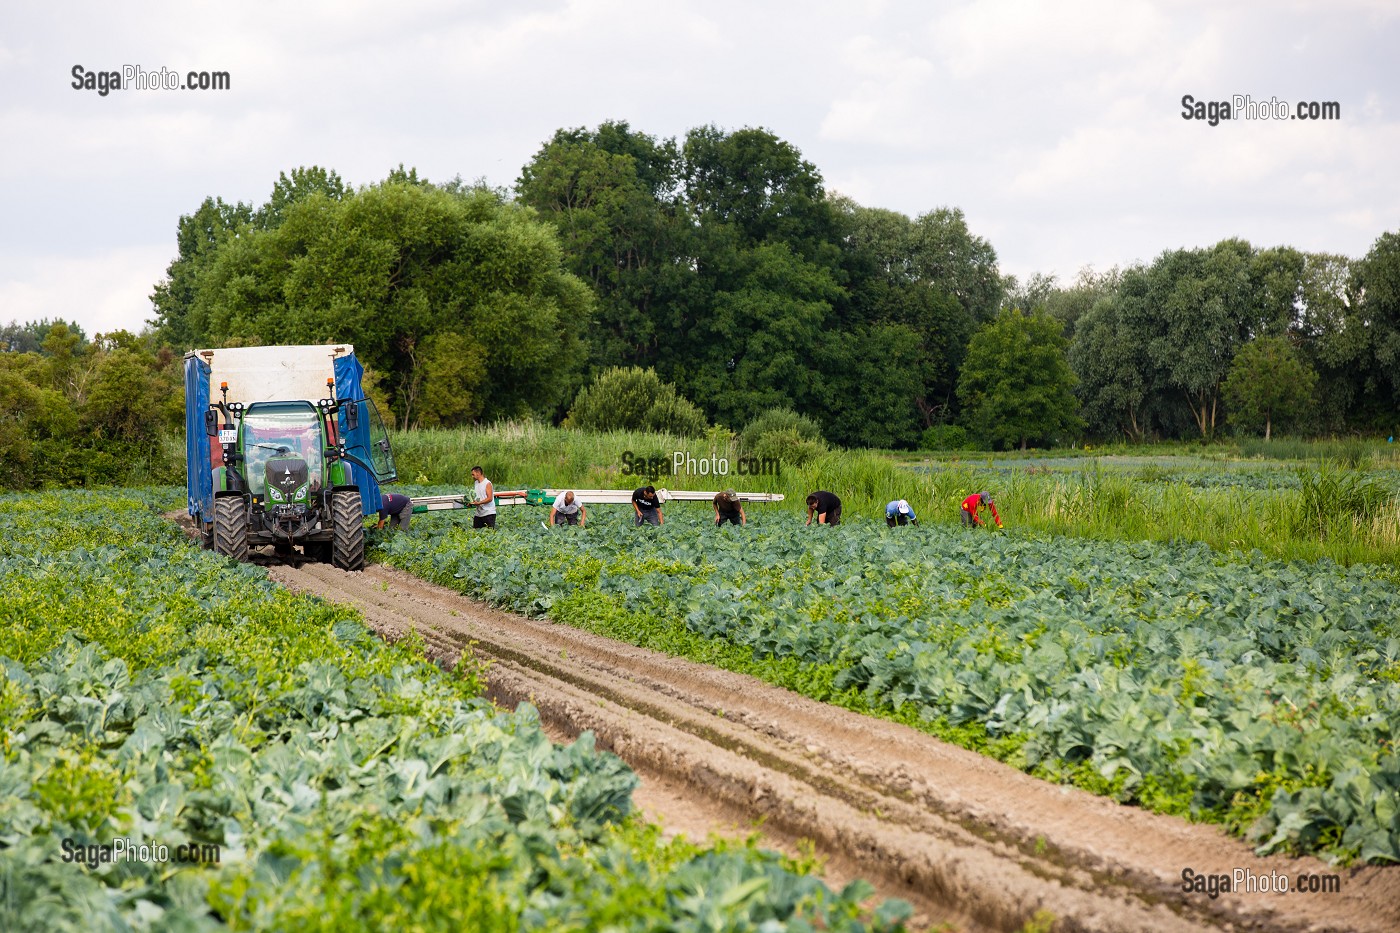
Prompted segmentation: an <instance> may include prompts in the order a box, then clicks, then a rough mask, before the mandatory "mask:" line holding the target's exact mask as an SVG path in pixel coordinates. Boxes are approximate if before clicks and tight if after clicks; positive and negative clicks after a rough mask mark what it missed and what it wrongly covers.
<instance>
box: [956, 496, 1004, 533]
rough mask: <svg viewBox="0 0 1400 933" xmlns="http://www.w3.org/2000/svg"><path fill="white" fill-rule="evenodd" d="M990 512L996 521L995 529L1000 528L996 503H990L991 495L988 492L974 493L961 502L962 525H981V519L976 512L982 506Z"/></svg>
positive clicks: (999, 517)
mask: <svg viewBox="0 0 1400 933" xmlns="http://www.w3.org/2000/svg"><path fill="white" fill-rule="evenodd" d="M984 505H985V506H986V507H987V508H989V509H991V510H992V518H994V519H996V523H997V527H998V528H1000V527H1001V516H1000V515H998V514H997V507H996V503H995V502H993V501H992V494H991V493H989V492H974V493H973V494H972V495H970V496H968V497H967V498H966V499H964V500H963V502H962V523H963V524H964V525H981V524H982V519H980V518H978V517H977V512H978V510H979V509H981V508H982V506H984Z"/></svg>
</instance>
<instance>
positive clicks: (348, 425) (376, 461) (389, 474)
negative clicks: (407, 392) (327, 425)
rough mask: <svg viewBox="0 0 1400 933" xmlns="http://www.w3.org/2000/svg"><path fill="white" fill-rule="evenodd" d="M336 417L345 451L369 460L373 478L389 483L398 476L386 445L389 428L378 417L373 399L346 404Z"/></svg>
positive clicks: (387, 444)
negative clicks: (337, 417) (385, 427)
mask: <svg viewBox="0 0 1400 933" xmlns="http://www.w3.org/2000/svg"><path fill="white" fill-rule="evenodd" d="M352 408H353V411H352ZM339 420H340V423H339V427H340V431H341V437H343V438H345V449H346V451H347V452H348V453H351V454H354V455H355V456H356V457H358V458H359V459H361V460H363V461H364V462H365V463H367V464H369V466H370V467H371V468H372V469H373V470H374V478H375V480H377V481H378V482H381V483H392V482H393V481H394V480H396V479H398V478H399V471H398V468H397V467H396V466H395V465H394V451H393V448H391V447H390V446H389V432H388V431H386V430H385V429H384V419H383V418H381V417H379V409H378V408H377V407H375V404H374V402H373V401H372V400H370V399H367V398H362V399H360V400H359V401H356V402H351V403H349V404H347V405H346V406H345V407H344V408H342V409H341V412H340V419H339ZM352 422H353V424H352Z"/></svg>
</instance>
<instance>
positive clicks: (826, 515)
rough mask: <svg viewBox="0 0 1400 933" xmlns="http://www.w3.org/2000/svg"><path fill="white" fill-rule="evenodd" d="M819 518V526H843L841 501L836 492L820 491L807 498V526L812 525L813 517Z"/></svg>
mask: <svg viewBox="0 0 1400 933" xmlns="http://www.w3.org/2000/svg"><path fill="white" fill-rule="evenodd" d="M813 515H815V516H816V517H817V524H818V525H839V524H841V499H840V497H839V496H837V495H836V493H834V492H827V491H826V490H825V489H818V490H817V491H816V492H814V493H812V494H811V495H810V496H808V497H807V524H809V525H810V524H812V516H813Z"/></svg>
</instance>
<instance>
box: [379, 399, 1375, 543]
mask: <svg viewBox="0 0 1400 933" xmlns="http://www.w3.org/2000/svg"><path fill="white" fill-rule="evenodd" d="M394 449H395V452H396V454H397V456H398V460H399V468H400V469H399V472H400V475H401V477H402V478H403V479H404V480H405V481H408V482H420V483H431V484H447V485H463V486H465V485H466V484H468V483H470V482H471V479H470V469H471V467H472V466H473V465H477V464H479V465H481V466H483V467H484V468H485V469H486V473H487V475H488V476H490V477H491V478H492V480H493V481H494V482H495V483H496V486H497V488H499V489H512V488H528V487H560V486H566V485H573V486H578V487H581V488H595V487H596V488H604V489H630V488H633V487H635V486H640V485H643V484H645V483H647V482H649V481H650V482H654V484H655V485H656V486H658V487H666V488H670V489H723V488H726V487H730V486H732V487H734V488H736V489H740V490H744V491H750V492H777V493H782V494H783V495H784V496H785V497H786V501H785V502H784V503H783V504H781V505H774V506H761V507H759V508H760V509H762V510H763V511H762V513H761V514H763V515H764V516H765V520H767V517H768V516H770V515H772V516H775V517H776V516H777V515H779V514H784V513H787V514H791V513H794V512H795V513H797V514H798V515H801V514H802V513H803V512H804V508H805V507H804V504H803V499H804V498H805V497H806V495H807V493H809V492H812V491H813V490H816V489H829V490H831V491H832V492H834V493H836V494H837V495H839V496H840V497H841V499H842V503H843V506H844V511H845V514H846V515H847V516H855V515H866V516H869V517H871V518H876V519H878V518H882V517H883V516H884V506H885V503H887V502H888V501H890V500H891V499H908V500H909V501H910V503H911V504H913V506H914V509H915V511H916V512H917V513H918V516H919V518H920V520H921V521H923V522H956V521H958V504H959V502H960V501H961V500H962V499H963V498H964V497H965V496H967V495H969V494H970V493H973V492H979V491H981V490H984V489H985V490H987V491H989V492H991V493H992V494H993V496H994V498H995V500H996V504H997V508H998V510H999V511H1000V512H1001V514H1002V516H1003V518H1004V519H1005V520H1006V524H1007V528H1008V529H1009V530H1024V529H1029V530H1034V531H1039V532H1046V533H1052V534H1067V535H1075V536H1082V537H1091V538H1110V539H1122V540H1141V539H1150V540H1173V539H1178V540H1190V541H1203V542H1205V543H1207V544H1210V545H1211V546H1213V547H1215V548H1217V549H1221V550H1245V551H1248V550H1253V549H1256V548H1257V549H1258V550H1260V551H1262V552H1264V553H1265V554H1268V555H1269V556H1272V557H1281V558H1285V559H1312V558H1318V557H1329V558H1332V559H1334V560H1336V561H1337V562H1339V563H1342V564H1352V563H1383V564H1391V565H1396V566H1400V504H1398V503H1397V501H1396V494H1395V489H1394V488H1393V487H1392V486H1389V485H1386V484H1384V483H1381V482H1379V481H1378V480H1376V479H1374V478H1372V477H1370V476H1368V475H1367V474H1366V473H1365V472H1359V471H1356V470H1350V469H1346V468H1344V467H1340V466H1335V465H1323V466H1321V467H1319V468H1304V469H1301V470H1300V471H1299V477H1300V487H1299V488H1296V489H1293V488H1275V489H1262V490H1251V489H1233V488H1230V489H1209V488H1207V489H1202V488H1198V487H1196V486H1193V485H1190V484H1188V483H1186V482H1183V481H1179V480H1178V479H1176V477H1177V476H1178V475H1179V473H1178V471H1176V470H1171V469H1162V468H1160V467H1158V468H1155V469H1151V470H1147V471H1146V475H1142V474H1139V475H1134V474H1132V473H1128V472H1125V471H1122V470H1114V469H1109V468H1105V467H1104V466H1102V465H1101V464H1100V463H1099V462H1098V461H1096V460H1093V459H1089V460H1085V461H1084V463H1083V465H1082V466H1079V467H1077V468H1074V469H1056V470H1046V469H1042V468H1037V467H1034V466H1032V467H1027V468H1024V469H1010V470H1008V469H1007V468H1006V464H1005V463H1004V462H1003V463H1001V465H1000V467H997V466H996V465H995V464H996V461H994V460H993V459H992V458H990V457H988V456H986V455H982V456H980V457H978V458H976V459H973V458H966V459H958V460H954V461H946V462H941V463H939V464H938V468H936V469H917V468H915V469H911V468H909V467H908V466H907V465H903V464H901V463H900V462H899V461H898V460H897V459H896V458H893V457H890V456H888V455H886V454H883V453H878V452H871V451H839V450H838V451H831V452H828V453H825V454H822V455H820V456H818V457H816V458H814V459H812V460H810V461H809V462H807V463H805V464H803V465H801V466H790V465H783V466H782V467H781V468H780V470H779V471H778V472H777V473H776V474H775V475H760V476H740V475H737V473H736V472H735V470H736V469H737V462H738V459H739V457H740V456H741V454H740V451H739V450H738V448H737V446H736V444H735V443H734V440H733V438H732V436H730V435H729V434H727V433H725V432H723V431H717V432H715V433H712V434H711V435H710V436H708V437H706V438H699V439H683V438H677V437H667V436H665V435H657V434H642V433H635V432H632V433H629V432H617V433H609V434H592V433H587V432H581V431H569V430H564V429H561V428H551V427H547V426H542V425H537V424H502V425H497V426H493V427H488V428H479V429H472V430H445V431H415V432H408V433H403V434H399V435H396V436H395V438H394ZM674 451H682V452H683V453H685V454H687V455H689V456H693V457H695V458H696V460H697V461H699V460H700V459H702V458H711V457H720V458H726V459H727V460H728V462H729V464H730V467H731V472H730V473H729V474H728V475H727V476H719V477H715V476H702V475H694V474H685V473H682V474H680V475H669V476H667V475H662V476H659V477H656V478H655V479H652V480H649V479H648V478H646V477H641V476H634V475H628V474H625V473H624V472H623V454H624V452H630V453H631V454H632V455H633V456H634V457H647V458H652V457H661V458H664V459H667V460H669V458H670V456H671V454H672V453H673V452H674ZM964 456H966V455H964ZM1198 469H1199V468H1198ZM770 509H771V510H772V511H769V510H770Z"/></svg>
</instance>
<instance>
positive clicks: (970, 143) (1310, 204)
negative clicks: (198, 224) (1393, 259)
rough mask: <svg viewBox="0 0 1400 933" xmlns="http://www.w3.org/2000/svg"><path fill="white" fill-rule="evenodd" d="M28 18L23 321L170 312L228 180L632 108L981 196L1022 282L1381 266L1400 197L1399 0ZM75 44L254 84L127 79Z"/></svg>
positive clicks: (899, 196)
mask: <svg viewBox="0 0 1400 933" xmlns="http://www.w3.org/2000/svg"><path fill="white" fill-rule="evenodd" d="M0 36H3V37H4V38H3V40H0V78H3V80H0V121H3V122H4V125H5V127H6V130H7V140H10V141H11V145H8V146H6V147H4V149H2V150H0V181H3V184H0V212H2V213H0V216H4V217H5V220H6V223H5V225H4V226H3V227H0V299H3V301H4V304H3V306H0V317H4V318H5V319H8V318H10V317H19V318H33V317H44V316H49V317H53V316H65V317H75V316H76V317H78V319H79V321H80V323H82V324H83V326H84V327H85V328H86V329H88V330H89V331H92V332H95V331H100V330H104V329H110V328H111V327H112V326H126V327H130V328H134V327H139V326H140V324H141V322H142V321H143V320H144V319H145V318H146V317H149V316H150V313H151V312H150V308H149V305H148V303H147V301H146V296H147V295H148V294H149V293H150V290H151V288H152V286H153V285H154V283H155V282H156V281H157V280H158V279H159V278H160V276H161V275H162V273H163V271H164V268H165V265H166V264H167V263H168V262H169V260H170V258H171V254H173V253H174V250H175V244H174V234H175V229H176V222H177V220H178V217H179V215H180V214H182V213H188V212H189V211H191V210H193V209H194V208H196V207H197V206H198V204H199V203H200V201H202V200H203V199H204V197H206V196H211V195H218V196H222V197H223V198H224V199H225V200H230V201H232V200H254V201H261V200H262V199H264V198H265V197H266V196H267V193H268V192H269V191H270V190H271V187H272V184H273V182H274V180H275V179H276V177H277V173H278V172H279V171H283V170H288V169H291V168H293V167H295V166H298V165H305V164H320V165H323V166H326V167H329V168H333V169H335V170H337V171H338V172H340V174H341V175H342V176H343V177H344V178H345V179H346V180H347V181H350V182H352V183H356V184H364V183H368V182H372V181H374V180H376V179H378V178H382V177H383V175H384V173H385V172H386V171H387V170H388V169H390V168H391V167H392V166H394V165H397V164H398V163H400V162H403V163H404V164H405V165H409V166H416V167H418V169H419V170H420V171H421V172H423V173H424V174H426V175H427V176H428V177H430V178H433V179H445V178H450V177H452V176H453V175H458V174H460V175H461V176H463V177H464V178H467V179H474V178H477V177H481V176H485V177H486V179H487V180H488V181H489V182H491V183H493V184H503V185H508V184H510V183H512V182H513V180H514V179H515V178H516V177H517V175H518V174H519V171H520V168H521V166H522V165H523V164H524V162H525V161H526V160H527V159H529V158H530V157H531V155H533V153H534V152H535V151H536V150H537V149H538V147H539V146H540V144H541V143H543V142H544V141H545V140H546V139H548V138H549V137H550V136H551V135H552V134H553V132H554V131H555V130H556V129H558V128H560V127H572V126H591V125H596V124H597V123H598V122H599V121H601V120H604V119H620V120H626V121H628V122H630V123H631V125H632V127H633V128H634V129H637V130H640V131H642V132H646V133H650V134H653V135H656V136H661V137H666V136H675V135H680V134H683V133H684V132H685V131H686V130H687V129H689V128H691V127H694V126H699V125H702V124H708V123H715V124H718V125H720V126H721V127H731V128H732V127H738V126H744V125H755V126H766V127H769V128H771V129H773V130H774V131H775V132H777V133H778V134H779V135H781V136H782V137H784V138H785V139H787V140H788V141H790V142H792V143H793V144H795V145H796V146H797V147H798V148H800V149H801V150H802V151H803V154H804V155H805V156H806V158H808V159H809V160H811V161H812V162H814V163H815V164H816V165H817V167H818V168H819V169H820V170H821V171H822V173H823V174H824V176H825V178H826V180H827V185H828V188H829V189H831V190H836V191H841V192H844V193H846V194H848V195H850V196H851V197H854V198H855V199H856V200H858V201H860V202H861V203H865V204H870V205H872V206H878V207H888V208H893V209H897V210H901V211H903V212H905V213H907V214H910V215H914V214H918V213H921V212H923V211H926V210H929V209H932V208H934V207H938V206H943V205H949V206H958V207H961V208H963V210H964V211H965V213H966V215H967V218H968V222H969V225H970V226H971V228H972V229H973V231H974V232H977V233H979V234H981V235H983V236H986V237H988V238H989V239H990V240H991V242H992V244H993V246H994V247H995V248H996V249H997V252H998V254H999V256H1000V257H1001V259H1002V262H1003V266H1004V268H1005V269H1006V271H1009V272H1013V273H1016V274H1018V275H1025V274H1029V273H1031V272H1035V271H1046V272H1056V273H1058V274H1060V276H1061V277H1062V278H1065V277H1070V276H1072V275H1073V274H1074V272H1075V271H1077V270H1078V269H1079V268H1080V267H1081V266H1083V265H1085V264H1088V263H1092V264H1094V265H1095V266H1096V267H1099V268H1106V267H1108V266H1111V265H1114V264H1117V263H1123V262H1129V261H1132V260H1133V259H1150V258H1151V257H1152V256H1154V255H1156V254H1157V253H1158V252H1160V251H1161V250H1162V249H1164V248H1167V247H1175V246H1182V245H1206V244H1209V243H1212V242H1215V241H1216V240H1218V239H1221V238H1222V237H1225V236H1233V235H1241V236H1246V237H1248V238H1249V239H1251V240H1252V241H1257V242H1261V243H1269V244H1273V243H1289V244H1292V245H1295V246H1298V247H1300V248H1307V249H1327V250H1329V251H1334V252H1342V253H1348V254H1352V255H1356V254H1359V253H1360V252H1364V250H1365V249H1366V248H1368V246H1369V245H1370V243H1371V242H1372V241H1373V240H1374V239H1375V237H1376V236H1377V235H1379V234H1380V233H1381V232H1382V231H1383V230H1384V229H1385V227H1386V226H1387V225H1389V226H1391V227H1394V226H1395V224H1396V221H1395V218H1397V217H1400V179H1397V176H1396V173H1395V171H1394V153H1395V152H1396V151H1400V118H1398V117H1397V116H1396V114H1397V113H1400V108H1398V107H1397V101H1396V95H1397V93H1400V82H1397V81H1396V76H1397V70H1396V66H1395V65H1394V64H1393V57H1394V53H1393V49H1394V48H1395V47H1396V46H1397V44H1400V4H1396V3H1394V2H1393V0H1350V2H1345V3H1342V4H1340V5H1338V4H1336V3H1331V2H1327V3H1324V2H1321V0H1317V2H1312V0H1309V2H1303V0H1294V2H1289V3H1285V4H1271V5H1268V6H1265V5H1263V4H1243V5H1237V4H1231V5H1222V4H1219V3H1211V2H1207V0H1125V2H1119V3H1115V2H1111V0H1086V2H1082V3H1076V4H1064V3H1057V4H1045V3H1035V2H1032V0H961V2H951V3H947V4H939V5H937V6H936V7H935V6H930V5H928V4H924V3H919V2H915V0H865V2H858V3H852V2H849V0H809V2H805V3H798V2H795V0H788V2H778V3H768V4H755V3H751V2H748V3H741V2H738V0H711V2H707V3H704V4H701V3H665V4H656V3H643V2H641V0H526V2H521V3H512V4H499V3H488V2H487V0H472V2H468V3H459V2H452V0H421V2H407V3H404V4H401V5H400V6H398V7H395V9H394V11H393V13H392V15H390V14H386V13H385V12H384V11H383V9H382V8H381V7H379V6H376V5H374V4H370V3H368V2H367V0H352V2H350V3H340V2H333V0H314V2H312V3H304V4H291V5H288V4H274V3H271V2H267V0H253V2H250V3H244V4H238V5H234V6H228V5H224V6H217V5H208V4H189V3H184V2H176V0H157V2H156V3H154V4H152V5H147V6H145V7H143V9H142V11H141V12H136V11H135V10H134V9H133V8H130V7H124V6H120V5H112V4H108V3H99V2H96V0H74V2H73V3H71V4H67V5H64V6H61V7H55V6H52V5H51V6H48V7H44V6H35V5H21V4H10V5H8V6H5V7H3V8H0ZM1304 37H1306V42H1304V41H1301V40H1302V39H1303V38H1304ZM75 62H84V63H86V64H88V65H89V66H90V67H112V66H115V67H120V65H121V64H125V63H128V62H130V63H133V64H134V63H137V62H139V63H140V64H142V65H143V66H145V67H148V68H149V67H156V66H160V65H165V66H168V67H171V68H178V69H188V68H198V69H209V70H214V69H219V70H227V71H229V72H230V74H231V77H232V80H233V90H232V91H230V92H227V93H222V94H219V93H208V94H190V93H182V92H168V93H159V94H156V93H144V94H130V93H128V94H126V95H124V96H121V97H108V98H98V97H97V96H96V95H93V94H90V93H85V92H78V91H74V90H72V89H71V88H69V87H68V82H69V80H70V78H69V69H70V68H71V67H72V65H73V64H74V63H75ZM1188 93H1190V94H1194V95H1196V96H1197V97H1201V98H1204V99H1217V98H1221V97H1228V96H1229V95H1231V94H1235V93H1249V94H1252V95H1253V96H1255V97H1256V98H1259V97H1261V96H1263V97H1267V96H1269V95H1271V94H1277V95H1278V96H1280V97H1281V98H1283V97H1286V98H1287V99H1289V100H1296V99H1309V98H1311V99H1319V100H1337V101H1340V102H1341V104H1342V112H1343V119H1342V121H1340V122H1339V123H1332V124H1317V125H1311V126H1303V125H1299V124H1298V123H1296V122H1290V123H1287V124H1279V125H1275V124H1232V125H1228V126H1219V127H1214V128H1212V127H1207V126H1204V125H1200V124H1197V123H1195V122H1189V121H1184V120H1182V119H1181V116H1180V103H1179V102H1180V99H1181V96H1182V95H1183V94H1188ZM142 244H162V245H160V246H156V245H150V246H147V245H142ZM26 257H38V258H34V259H29V258H26ZM84 315H88V316H89V317H86V318H85V317H84Z"/></svg>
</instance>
